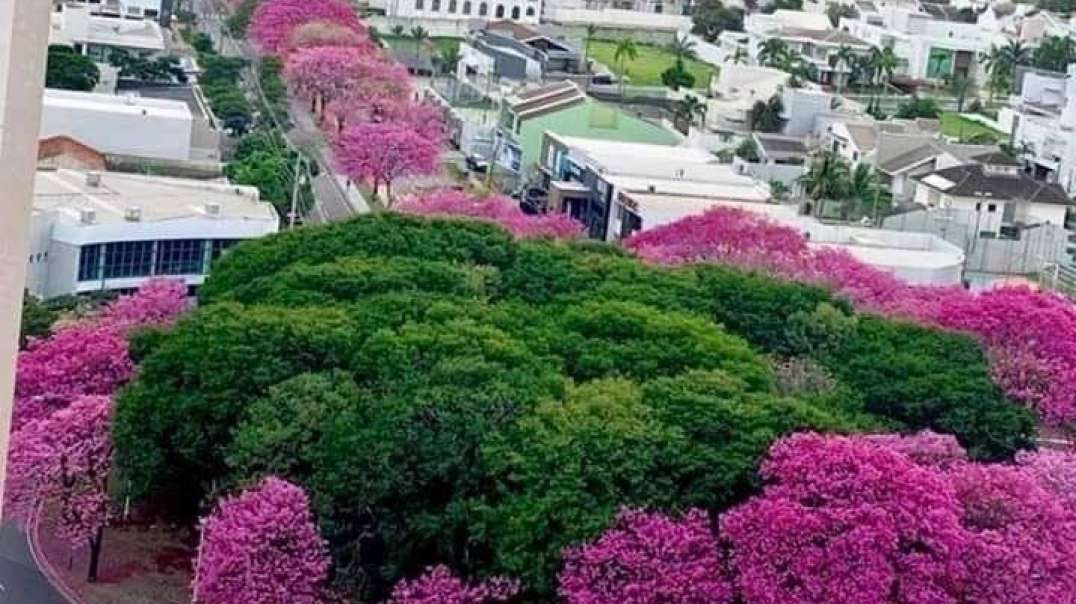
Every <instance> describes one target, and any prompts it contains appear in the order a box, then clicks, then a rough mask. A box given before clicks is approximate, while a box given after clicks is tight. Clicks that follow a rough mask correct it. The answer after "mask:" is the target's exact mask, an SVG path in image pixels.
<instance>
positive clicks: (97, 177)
mask: <svg viewBox="0 0 1076 604" xmlns="http://www.w3.org/2000/svg"><path fill="white" fill-rule="evenodd" d="M86 186H87V187H99V186H101V173H100V172H87V173H86Z"/></svg>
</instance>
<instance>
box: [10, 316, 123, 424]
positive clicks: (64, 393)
mask: <svg viewBox="0 0 1076 604" xmlns="http://www.w3.org/2000/svg"><path fill="white" fill-rule="evenodd" d="M133 374H134V364H133V363H132V362H131V359H130V357H129V356H128V354H127V340H126V339H125V338H124V334H123V332H121V331H120V330H118V329H115V328H113V327H112V326H110V325H102V324H100V323H97V322H85V323H78V324H75V325H71V326H68V327H64V328H62V329H60V330H58V331H57V332H56V333H54V334H53V335H52V336H51V337H49V338H46V339H44V340H38V341H36V342H33V343H31V344H30V346H29V347H28V348H27V349H26V350H25V351H23V352H21V353H19V358H18V363H17V365H16V371H15V399H16V400H17V401H27V402H34V401H42V400H44V401H53V402H56V401H65V400H70V399H72V398H74V397H76V396H81V395H87V394H90V395H94V394H96V395H105V396H108V395H111V394H112V393H113V392H114V391H115V390H116V389H117V388H118V387H119V386H120V385H122V384H124V383H126V382H127V381H128V380H130V379H131V376H132V375H133ZM16 406H17V407H18V406H19V405H16Z"/></svg>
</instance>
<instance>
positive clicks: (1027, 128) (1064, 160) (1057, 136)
mask: <svg viewBox="0 0 1076 604" xmlns="http://www.w3.org/2000/svg"><path fill="white" fill-rule="evenodd" d="M1017 82H1018V86H1017V90H1016V94H1015V95H1014V97H1013V99H1012V103H1011V105H1010V107H1008V108H1006V109H1002V110H1001V111H999V112H998V121H999V122H1001V123H1002V124H1003V125H1004V126H1005V127H1007V128H1009V129H1010V131H1011V132H1013V141H1014V142H1015V147H1016V148H1017V149H1019V150H1020V151H1021V159H1022V161H1023V162H1024V166H1025V168H1026V170H1027V171H1028V172H1029V173H1030V174H1031V176H1032V177H1033V178H1035V179H1037V180H1042V181H1046V182H1056V183H1058V184H1059V185H1061V187H1062V188H1063V189H1065V190H1066V191H1068V192H1069V193H1070V194H1072V193H1076V64H1072V65H1070V66H1069V73H1067V74H1062V73H1054V72H1047V71H1041V70H1034V69H1021V70H1018V71H1017Z"/></svg>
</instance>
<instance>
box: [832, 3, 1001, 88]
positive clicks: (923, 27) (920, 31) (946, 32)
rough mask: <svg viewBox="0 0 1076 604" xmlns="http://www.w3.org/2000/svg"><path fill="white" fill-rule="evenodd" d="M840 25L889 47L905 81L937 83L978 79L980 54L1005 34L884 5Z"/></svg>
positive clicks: (976, 25)
mask: <svg viewBox="0 0 1076 604" xmlns="http://www.w3.org/2000/svg"><path fill="white" fill-rule="evenodd" d="M840 27H841V28H842V29H847V30H848V32H849V33H850V34H851V35H853V36H855V37H857V38H860V39H862V40H865V41H867V42H868V43H869V44H871V45H872V46H876V47H878V48H885V47H889V48H892V49H893V54H894V55H896V57H897V68H896V70H895V71H894V75H895V76H898V77H901V78H907V79H910V80H921V81H923V80H925V81H932V82H940V81H942V80H944V79H945V78H948V77H951V76H954V75H962V76H972V77H974V78H976V79H977V80H979V81H983V80H985V78H983V77H982V76H983V69H982V65H981V64H980V62H979V59H980V57H981V56H982V55H983V54H984V53H987V52H989V50H990V46H991V45H997V46H1003V45H1004V44H1005V43H1006V42H1007V41H1008V40H1009V39H1010V38H1009V37H1008V36H1007V35H1006V34H1004V33H1002V32H1000V31H996V30H991V29H989V28H986V27H981V26H980V25H979V24H977V23H964V22H959V21H952V20H946V19H938V18H936V16H935V15H931V14H928V13H926V12H919V11H918V10H916V9H914V8H906V7H896V6H885V7H882V8H879V9H878V12H876V13H871V14H861V15H860V17H859V18H858V19H847V18H842V19H841V22H840Z"/></svg>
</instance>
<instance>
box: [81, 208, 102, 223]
mask: <svg viewBox="0 0 1076 604" xmlns="http://www.w3.org/2000/svg"><path fill="white" fill-rule="evenodd" d="M78 220H79V222H81V223H82V224H93V223H95V222H97V212H96V211H95V210H91V209H90V208H82V209H81V210H79V212H78Z"/></svg>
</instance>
